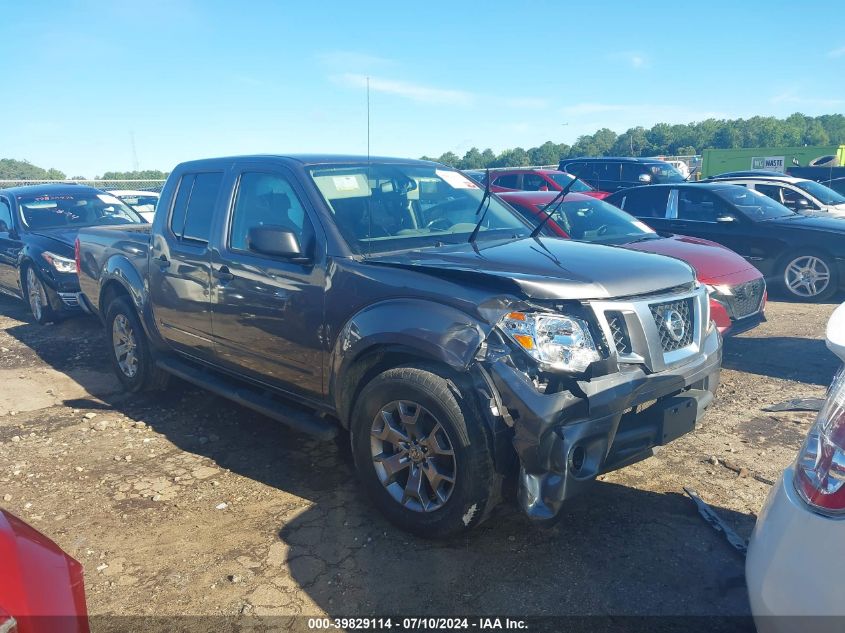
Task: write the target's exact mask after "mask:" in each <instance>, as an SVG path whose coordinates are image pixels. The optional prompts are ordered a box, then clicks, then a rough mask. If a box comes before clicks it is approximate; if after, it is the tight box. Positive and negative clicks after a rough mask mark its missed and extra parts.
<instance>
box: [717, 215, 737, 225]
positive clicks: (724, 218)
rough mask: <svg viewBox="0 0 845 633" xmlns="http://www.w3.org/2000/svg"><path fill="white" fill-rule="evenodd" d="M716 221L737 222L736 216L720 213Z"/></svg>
mask: <svg viewBox="0 0 845 633" xmlns="http://www.w3.org/2000/svg"><path fill="white" fill-rule="evenodd" d="M716 222H719V223H720V224H733V223H734V222H736V217H734V216H732V215H720V216H719V217H717V218H716Z"/></svg>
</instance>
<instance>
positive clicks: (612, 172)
mask: <svg viewBox="0 0 845 633" xmlns="http://www.w3.org/2000/svg"><path fill="white" fill-rule="evenodd" d="M593 167H594V169H595V174H594V175H593V179H595V180H596V181H597V182H596V187H597V188H598V189H601V183H603V182H619V170H620V167H621V165H620V164H619V163H615V162H606V161H601V162H598V163H595V164H594V165H593Z"/></svg>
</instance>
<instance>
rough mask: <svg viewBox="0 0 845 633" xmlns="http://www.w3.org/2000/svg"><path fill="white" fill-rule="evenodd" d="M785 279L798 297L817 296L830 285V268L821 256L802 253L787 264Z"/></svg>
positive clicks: (790, 289) (787, 285)
mask: <svg viewBox="0 0 845 633" xmlns="http://www.w3.org/2000/svg"><path fill="white" fill-rule="evenodd" d="M783 281H784V283H785V284H786V287H787V288H788V289H789V291H790V292H791V293H792V294H794V295H795V296H798V297H808V298H809V297H816V296H818V295H820V294H822V293H823V292H824V291H825V290H827V287H828V286H829V285H830V268H829V267H828V265H827V264H826V263H825V261H824V260H823V259H821V258H820V257H815V256H814V255H801V256H800V257H796V258H795V259H793V260H792V261H791V262H789V264H787V265H786V270H785V271H784V273H783Z"/></svg>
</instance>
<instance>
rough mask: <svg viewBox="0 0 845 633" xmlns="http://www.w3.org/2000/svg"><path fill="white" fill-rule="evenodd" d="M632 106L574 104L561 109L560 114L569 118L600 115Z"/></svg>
mask: <svg viewBox="0 0 845 633" xmlns="http://www.w3.org/2000/svg"><path fill="white" fill-rule="evenodd" d="M632 107H634V106H626V105H619V104H613V103H576V104H575V105H571V106H566V107H564V108H561V110H560V111H561V113H563V114H566V115H569V116H581V115H588V114H601V113H602V112H620V111H622V110H628V109H630V108H632Z"/></svg>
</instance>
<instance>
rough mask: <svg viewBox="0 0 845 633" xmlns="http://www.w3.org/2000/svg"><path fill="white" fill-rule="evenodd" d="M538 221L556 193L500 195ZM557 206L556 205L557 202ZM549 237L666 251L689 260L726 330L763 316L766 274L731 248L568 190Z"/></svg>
mask: <svg viewBox="0 0 845 633" xmlns="http://www.w3.org/2000/svg"><path fill="white" fill-rule="evenodd" d="M498 195H499V197H500V198H501V199H502V200H505V201H506V202H507V203H508V204H510V205H511V206H512V207H513V208H514V209H516V211H518V212H519V213H520V214H522V215H523V216H525V217H526V218H527V219H528V220H529V221H531V222H532V223H535V224H536V222H537V221H538V220H541V219H542V218H544V217H545V215H546V212H545V207H546V205H548V204H549V203H550V202H551V201H552V200H554V198H555V196H556V195H557V194H556V193H555V192H553V191H552V192H546V191H531V192H529V191H511V192H503V193H500V194H498ZM555 206H556V207H557V203H555ZM543 233H544V234H545V235H548V236H550V237H559V238H564V239H574V240H581V241H585V242H596V243H599V244H608V245H612V246H621V247H623V248H629V249H632V250H638V251H645V252H649V253H657V254H658V255H668V256H669V257H674V258H676V259H681V260H683V261H685V262H687V263H688V264H690V265H691V266H692V267H693V268H694V269H695V271H696V275H697V276H698V280H699V281H700V282H701V283H703V284H705V285H706V286H707V287H708V289H709V291H710V318H711V319H713V320H714V321H715V322H716V327H718V328H719V331H720V332H721V333H722V334H738V333H739V332H743V331H745V330H749V329H751V328H753V327H755V326H756V325H757V324H758V323H760V322H761V321H763V320H764V319H765V316H764V311H765V307H766V298H767V297H766V281H765V279H764V278H763V275H762V273H761V272H760V271H759V270H757V269H756V268H754V266H752V265H751V264H749V263H748V262H747V261H746V260H745V259H744V258H742V257H740V256H739V255H737V254H736V253H734V252H733V251H732V250H729V249H727V248H725V247H724V246H721V245H720V244H716V243H715V242H709V241H707V240H702V239H698V238H695V237H686V236H684V235H666V234H659V233H656V232H655V231H653V230H652V229H650V228H649V227H648V226H646V225H645V224H643V223H642V222H640V221H639V220H637V219H636V218H634V217H633V216H630V215H628V214H627V213H625V212H624V211H622V210H620V209H617V208H616V207H614V206H613V205H611V204H608V203H607V202H604V201H603V200H597V199H595V198H593V197H589V196H585V195H582V194H579V193H570V194H567V195H566V197H565V198H564V200H563V203H562V204H561V205H560V206H559V207H558V208H557V210H556V211H555V213H554V214H553V215H552V217H551V218H550V219H549V220H548V222H546V224H545V226H544V227H543Z"/></svg>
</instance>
